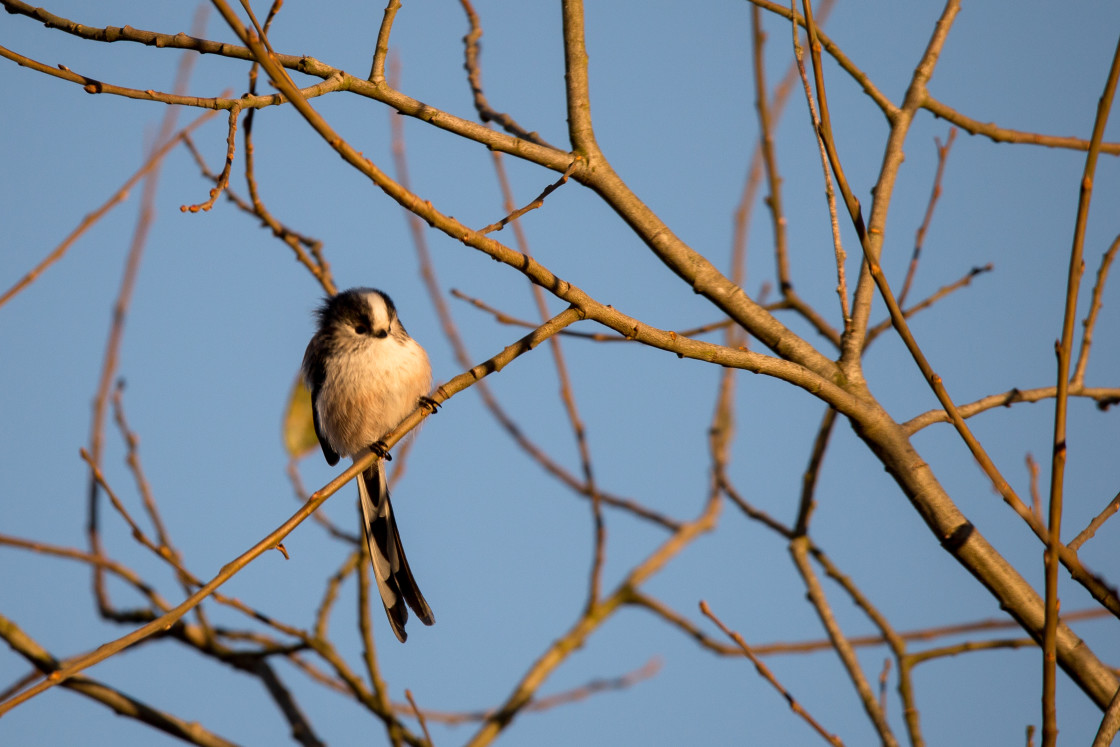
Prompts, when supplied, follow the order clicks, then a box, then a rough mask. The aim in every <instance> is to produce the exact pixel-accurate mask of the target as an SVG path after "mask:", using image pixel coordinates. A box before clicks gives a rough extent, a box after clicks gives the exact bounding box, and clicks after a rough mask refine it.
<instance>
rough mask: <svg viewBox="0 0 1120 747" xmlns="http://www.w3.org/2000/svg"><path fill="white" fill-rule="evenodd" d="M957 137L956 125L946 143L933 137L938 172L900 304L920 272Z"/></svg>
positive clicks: (904, 282)
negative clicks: (927, 236)
mask: <svg viewBox="0 0 1120 747" xmlns="http://www.w3.org/2000/svg"><path fill="white" fill-rule="evenodd" d="M956 139H957V128H956V127H950V128H949V137H947V138H946V139H945V144H944V145H942V144H941V139H940V138H937V137H935V138H934V139H933V142H934V144H935V145H936V146H937V172H936V173H935V174H934V176H933V188H932V189H931V190H930V193H929V203H927V204H926V214H925V216H924V217H923V218H922V224H921V225H920V226H918V231H917V233H916V234H915V235H914V253H913V254H912V255H911V256H910V266H909V267H908V268H907V269H906V279H905V280H904V281H903V282H902V290H900V291H899V292H898V305H899V306H905V305H906V299H907V298H908V297H909V295H910V286H911V284H912V283H913V282H914V275H915V274H917V272H918V261H919V260H920V259H921V256H922V247H923V246H924V245H925V242H926V231H928V230H929V224H930V222H932V221H933V209H934V208H935V207H937V200H938V199H939V198H940V197H941V179H942V177H943V176H944V175H945V163H946V161H948V160H949V150H950V149H951V148H952V147H953V141H954V140H956Z"/></svg>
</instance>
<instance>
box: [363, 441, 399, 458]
mask: <svg viewBox="0 0 1120 747" xmlns="http://www.w3.org/2000/svg"><path fill="white" fill-rule="evenodd" d="M369 450H370V451H372V452H373V453H374V454H376V455H377V457H378V458H379V459H384V460H385V461H387V462H391V461H393V455H392V454H390V453H389V447H388V446H386V445H385V442H384V441H375V442H373V444H371V445H370V447H369Z"/></svg>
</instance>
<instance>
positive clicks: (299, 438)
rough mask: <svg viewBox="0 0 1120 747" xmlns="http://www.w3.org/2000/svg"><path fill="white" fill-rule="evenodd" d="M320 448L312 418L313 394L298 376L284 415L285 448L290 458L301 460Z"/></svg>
mask: <svg viewBox="0 0 1120 747" xmlns="http://www.w3.org/2000/svg"><path fill="white" fill-rule="evenodd" d="M318 447H319V438H318V437H317V436H316V435H315V422H314V420H313V419H312V417H311V392H309V391H307V387H305V386H304V385H303V377H302V376H297V377H296V382H295V385H294V386H293V387H292V393H291V395H290V396H289V397H288V409H287V411H286V412H285V413H284V448H285V449H287V451H288V456H289V457H291V458H292V459H299V458H300V457H302V456H304V455H305V454H307V453H308V452H309V451H312V450H314V449H316V448H318Z"/></svg>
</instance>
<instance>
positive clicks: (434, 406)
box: [420, 397, 440, 415]
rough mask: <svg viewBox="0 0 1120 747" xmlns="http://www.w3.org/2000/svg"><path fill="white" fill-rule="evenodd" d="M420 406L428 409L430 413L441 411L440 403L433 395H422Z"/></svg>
mask: <svg viewBox="0 0 1120 747" xmlns="http://www.w3.org/2000/svg"><path fill="white" fill-rule="evenodd" d="M420 406H421V407H423V408H424V409H425V410H427V411H428V412H429V413H430V414H432V415H435V414H436V413H437V412H439V407H440V403H439V402H436V401H435V400H434V399H432V398H431V397H421V398H420Z"/></svg>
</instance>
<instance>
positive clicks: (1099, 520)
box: [1063, 493, 1120, 617]
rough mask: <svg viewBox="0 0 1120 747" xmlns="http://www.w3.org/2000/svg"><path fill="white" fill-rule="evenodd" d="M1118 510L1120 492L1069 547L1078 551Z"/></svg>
mask: <svg viewBox="0 0 1120 747" xmlns="http://www.w3.org/2000/svg"><path fill="white" fill-rule="evenodd" d="M1118 510H1120V493H1117V494H1116V496H1115V497H1114V498H1113V499H1112V500H1111V501H1109V502H1108V505H1107V506H1105V507H1104V509H1103V510H1102V511H1101V512H1100V513H1099V514H1097V515H1096V516H1094V517H1093V520H1092V521H1090V522H1089V526H1087V527H1085V528H1084V529H1082V530H1081V533H1080V534H1078V535H1077V536H1076V537H1074V538H1073V539H1072V540H1070V543H1069V549H1071V550H1074V551H1076V550H1078V549H1079V548H1080V547H1081V546H1082V545H1083V544H1085V543H1086V542H1087V541H1089V540H1090V539H1092V538H1093V535H1094V534H1096V533H1097V530H1098V529H1100V528H1101V525H1102V524H1104V523H1105V522H1106V521H1108V519H1109V517H1111V516H1112V515H1113V514H1115V513H1116V512H1117V511H1118ZM1063 617H1065V615H1063Z"/></svg>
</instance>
